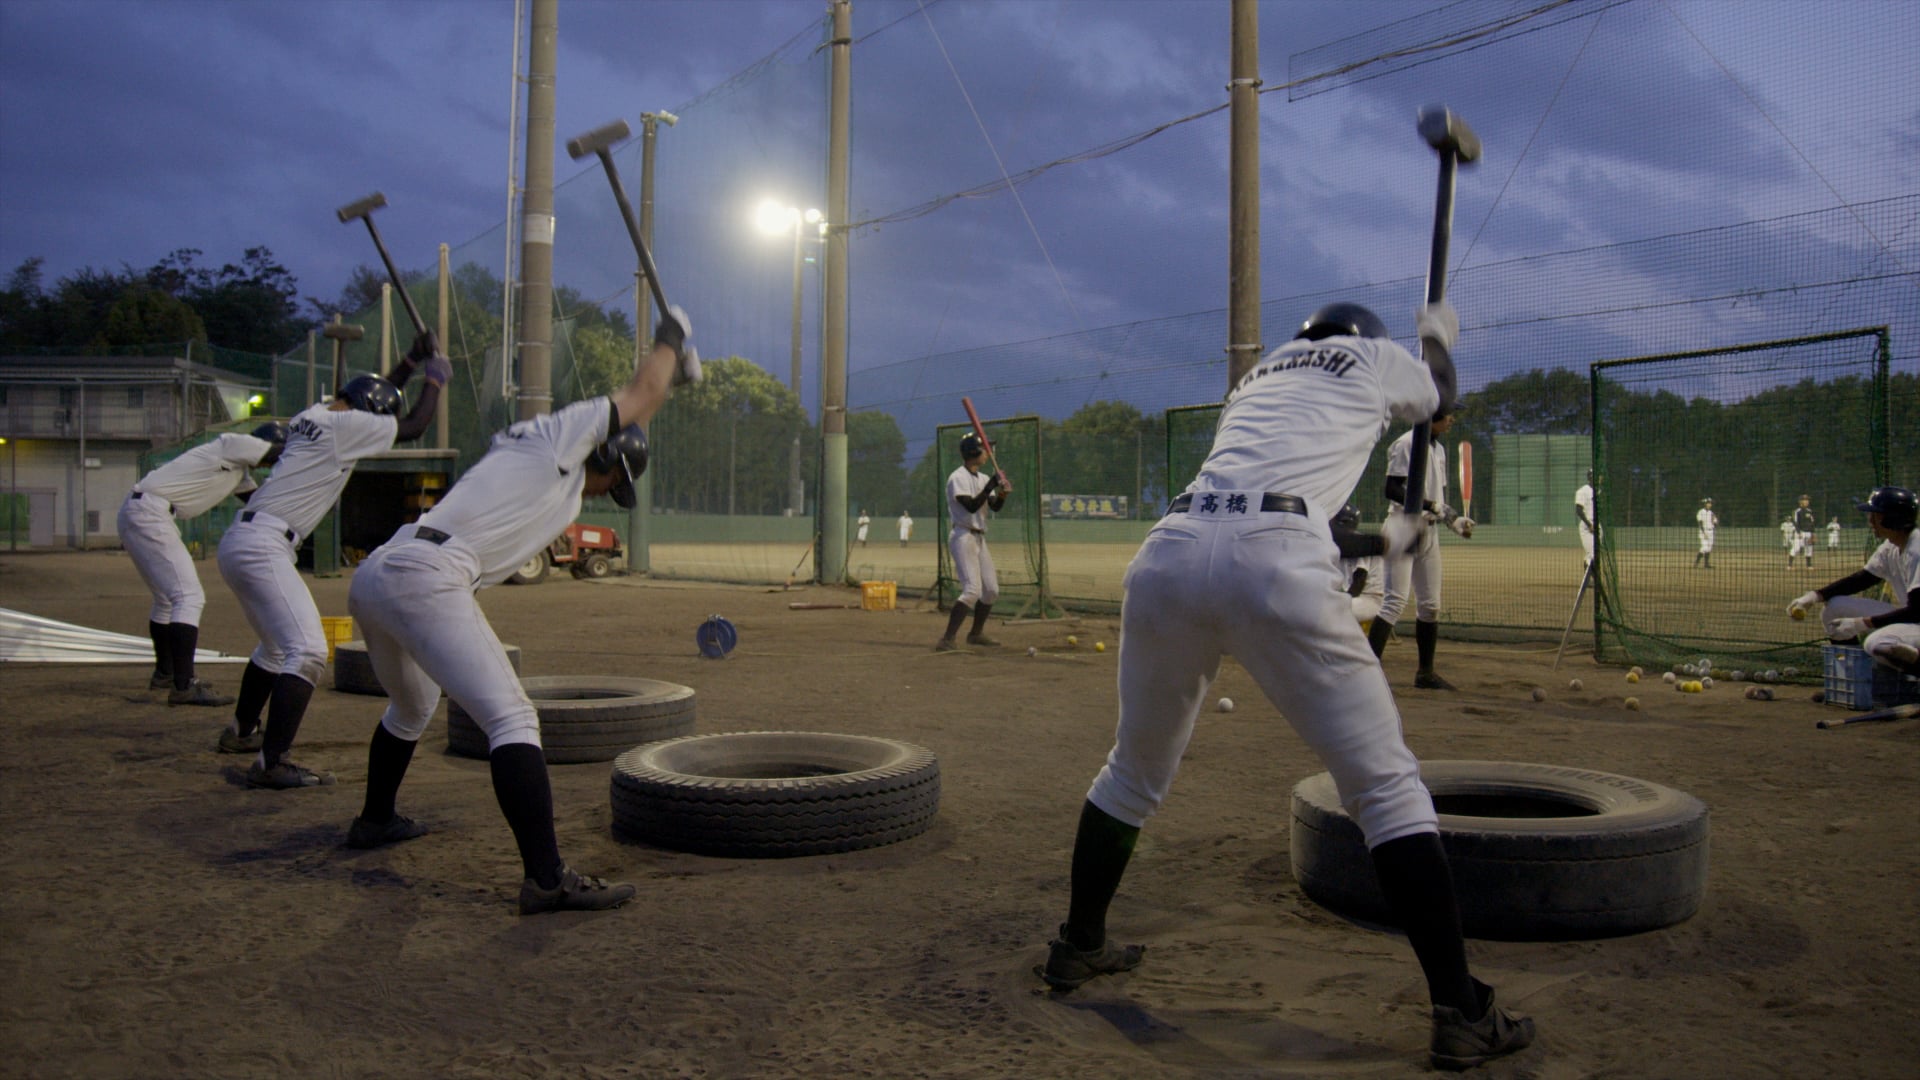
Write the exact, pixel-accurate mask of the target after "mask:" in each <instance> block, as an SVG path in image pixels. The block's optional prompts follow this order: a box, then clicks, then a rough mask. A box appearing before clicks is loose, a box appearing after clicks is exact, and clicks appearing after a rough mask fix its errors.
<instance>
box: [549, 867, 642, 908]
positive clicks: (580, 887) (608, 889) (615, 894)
mask: <svg viewBox="0 0 1920 1080" xmlns="http://www.w3.org/2000/svg"><path fill="white" fill-rule="evenodd" d="M637 891H638V890H636V889H635V888H634V887H633V886H632V885H628V884H626V883H625V882H609V881H606V880H604V879H601V878H597V877H588V876H586V875H585V874H577V873H574V871H573V868H572V867H562V868H561V870H560V884H558V885H555V886H554V887H553V888H551V889H543V888H541V887H540V885H539V883H537V882H535V881H534V880H533V879H532V878H528V879H526V880H525V881H522V882H521V883H520V914H522V915H539V914H541V913H543V912H548V911H603V910H605V909H607V908H616V907H619V906H620V905H621V904H624V903H626V902H627V901H629V900H631V899H633V894H634V893H635V892H637Z"/></svg>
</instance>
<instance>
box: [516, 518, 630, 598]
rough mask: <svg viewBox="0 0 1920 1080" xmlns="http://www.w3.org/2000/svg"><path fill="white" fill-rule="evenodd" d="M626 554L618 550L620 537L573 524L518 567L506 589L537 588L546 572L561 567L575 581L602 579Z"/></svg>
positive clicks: (593, 527) (600, 526)
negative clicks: (516, 587)
mask: <svg viewBox="0 0 1920 1080" xmlns="http://www.w3.org/2000/svg"><path fill="white" fill-rule="evenodd" d="M624 554H626V552H625V551H624V550H622V549H621V547H620V534H619V533H616V532H614V531H613V530H612V529H609V528H606V527H605V526H602V525H582V524H581V523H580V522H578V521H576V522H574V523H573V524H571V525H569V526H567V531H566V532H563V533H561V534H560V535H559V536H556V537H554V538H553V543H551V544H548V545H547V546H546V549H545V550H544V551H541V552H539V553H538V554H536V555H534V556H533V558H531V559H528V560H527V561H526V562H524V563H522V564H521V565H520V569H518V570H515V571H514V572H513V573H512V574H511V575H509V576H508V578H507V584H509V585H536V584H539V583H540V582H542V581H544V580H546V577H547V572H548V571H550V570H552V569H553V568H554V567H556V566H564V567H566V568H567V569H568V571H570V572H571V573H572V574H573V576H574V577H577V578H603V577H606V576H607V575H608V574H611V573H613V560H615V559H617V558H619V557H620V556H622V555H624Z"/></svg>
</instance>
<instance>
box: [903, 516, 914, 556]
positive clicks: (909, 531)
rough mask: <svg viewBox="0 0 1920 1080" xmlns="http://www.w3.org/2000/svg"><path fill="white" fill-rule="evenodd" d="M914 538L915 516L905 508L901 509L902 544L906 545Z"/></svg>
mask: <svg viewBox="0 0 1920 1080" xmlns="http://www.w3.org/2000/svg"><path fill="white" fill-rule="evenodd" d="M912 538H913V518H912V517H910V516H909V515H908V514H907V512H906V511H905V510H902V511H900V546H901V547H906V546H907V541H908V540H910V539H912Z"/></svg>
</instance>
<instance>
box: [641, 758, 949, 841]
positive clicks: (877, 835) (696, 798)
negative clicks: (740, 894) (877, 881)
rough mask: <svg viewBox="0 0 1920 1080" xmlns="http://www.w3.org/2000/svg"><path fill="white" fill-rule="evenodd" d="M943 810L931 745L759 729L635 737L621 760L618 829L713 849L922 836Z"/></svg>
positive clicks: (937, 764) (651, 838) (643, 837)
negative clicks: (662, 738) (648, 739)
mask: <svg viewBox="0 0 1920 1080" xmlns="http://www.w3.org/2000/svg"><path fill="white" fill-rule="evenodd" d="M939 809H940V762H939V759H937V758H936V757H935V756H934V753H933V751H931V750H929V749H927V748H926V747H924V746H915V745H914V744H912V743H906V742H898V741H895V740H893V739H877V738H872V737H869V736H864V735H834V734H827V733H823V732H801V731H791V732H781V731H751V732H735V733H731V734H724V735H695V736H691V737H688V738H684V739H673V740H670V741H667V742H658V743H652V744H649V745H647V746H640V747H635V748H634V749H632V750H629V751H627V752H626V753H624V754H621V755H620V756H619V757H618V758H616V759H614V763H613V828H614V832H615V834H616V835H618V836H620V837H622V838H625V839H633V840H641V841H645V842H647V843H651V844H657V845H659V846H661V847H668V848H674V849H677V850H680V851H691V852H697V853H699V854H704V855H729V856H736V857H746V858H777V857H784V856H791V855H824V854H830V853H833V852H840V851H854V850H857V849H859V848H868V847H878V846H880V845H882V844H891V843H894V842H895V841H898V840H905V839H907V838H908V837H911V836H918V835H919V834H921V833H923V832H925V831H926V830H927V829H928V828H929V827H931V826H932V824H933V818H934V814H935V813H936V812H938V810H939Z"/></svg>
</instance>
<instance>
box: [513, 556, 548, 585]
mask: <svg viewBox="0 0 1920 1080" xmlns="http://www.w3.org/2000/svg"><path fill="white" fill-rule="evenodd" d="M548 567H549V563H548V562H547V553H546V552H545V551H542V552H539V553H538V554H536V555H534V557H533V558H531V559H528V560H527V561H526V562H523V563H521V564H520V569H518V570H515V571H514V572H513V573H511V574H508V575H507V584H509V585H538V584H540V583H541V582H542V581H545V580H546V579H547V570H548Z"/></svg>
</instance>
